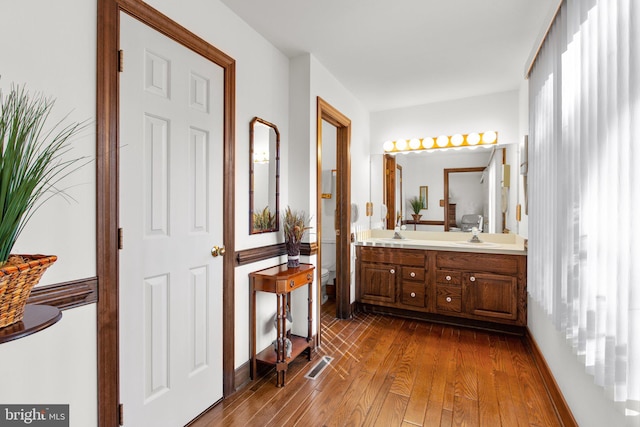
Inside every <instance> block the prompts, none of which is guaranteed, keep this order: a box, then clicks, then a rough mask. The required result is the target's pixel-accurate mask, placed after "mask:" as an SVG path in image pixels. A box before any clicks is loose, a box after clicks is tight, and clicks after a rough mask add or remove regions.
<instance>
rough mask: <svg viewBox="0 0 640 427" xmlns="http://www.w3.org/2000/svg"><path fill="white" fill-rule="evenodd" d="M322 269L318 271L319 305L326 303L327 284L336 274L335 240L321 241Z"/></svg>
mask: <svg viewBox="0 0 640 427" xmlns="http://www.w3.org/2000/svg"><path fill="white" fill-rule="evenodd" d="M321 245H322V268H321V269H320V284H321V289H320V292H321V299H320V303H321V304H324V303H325V302H327V299H329V297H328V296H327V283H329V282H330V281H331V280H333V278H334V277H335V272H336V240H335V237H334V238H329V239H322V242H321Z"/></svg>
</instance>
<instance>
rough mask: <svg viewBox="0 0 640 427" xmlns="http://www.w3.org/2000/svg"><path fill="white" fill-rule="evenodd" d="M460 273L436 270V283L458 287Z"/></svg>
mask: <svg viewBox="0 0 640 427" xmlns="http://www.w3.org/2000/svg"><path fill="white" fill-rule="evenodd" d="M461 278H462V273H461V272H459V271H451V270H437V271H436V282H438V283H442V284H443V285H457V286H460V283H461V281H462V279H461Z"/></svg>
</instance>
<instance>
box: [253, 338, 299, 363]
mask: <svg viewBox="0 0 640 427" xmlns="http://www.w3.org/2000/svg"><path fill="white" fill-rule="evenodd" d="M290 339H291V357H287V358H286V359H285V362H286V363H289V362H291V361H292V360H293V359H295V358H296V357H298V356H300V354H302V353H303V352H304V351H305V350H306V349H311V342H309V341H307V338H306V337H301V336H299V335H291V338H290ZM256 360H257V361H258V362H259V363H266V364H269V365H275V364H276V363H277V354H276V350H275V348H274V347H273V346H272V345H270V346H268V347H267V348H265V349H264V350H262V351H261V352H260V353H258V354H256Z"/></svg>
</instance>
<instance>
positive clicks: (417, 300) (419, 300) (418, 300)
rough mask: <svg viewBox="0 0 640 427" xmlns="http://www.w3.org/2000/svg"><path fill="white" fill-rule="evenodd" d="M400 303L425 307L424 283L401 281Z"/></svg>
mask: <svg viewBox="0 0 640 427" xmlns="http://www.w3.org/2000/svg"><path fill="white" fill-rule="evenodd" d="M401 301H402V304H404V305H410V306H413V307H425V290H424V283H415V282H407V281H404V282H402V296H401Z"/></svg>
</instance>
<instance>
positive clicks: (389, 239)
mask: <svg viewBox="0 0 640 427" xmlns="http://www.w3.org/2000/svg"><path fill="white" fill-rule="evenodd" d="M376 240H377V241H379V242H393V243H407V242H411V241H412V240H411V239H406V238H403V239H394V238H393V237H378V238H377V239H376Z"/></svg>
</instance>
